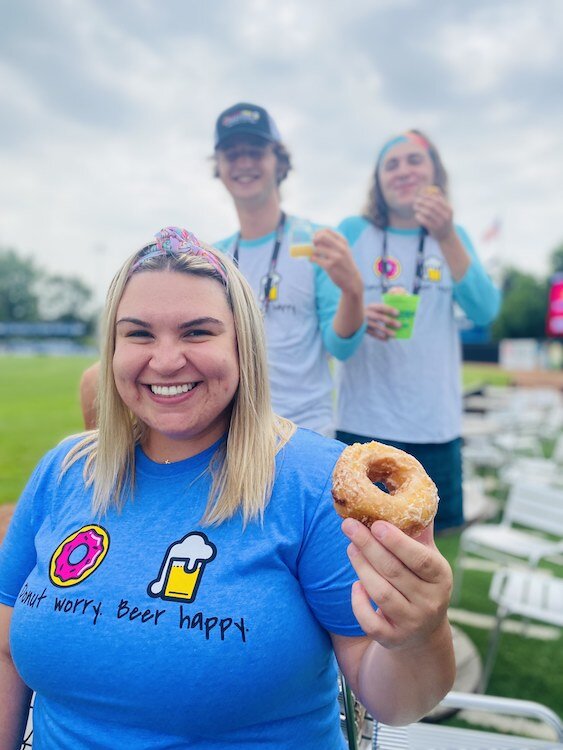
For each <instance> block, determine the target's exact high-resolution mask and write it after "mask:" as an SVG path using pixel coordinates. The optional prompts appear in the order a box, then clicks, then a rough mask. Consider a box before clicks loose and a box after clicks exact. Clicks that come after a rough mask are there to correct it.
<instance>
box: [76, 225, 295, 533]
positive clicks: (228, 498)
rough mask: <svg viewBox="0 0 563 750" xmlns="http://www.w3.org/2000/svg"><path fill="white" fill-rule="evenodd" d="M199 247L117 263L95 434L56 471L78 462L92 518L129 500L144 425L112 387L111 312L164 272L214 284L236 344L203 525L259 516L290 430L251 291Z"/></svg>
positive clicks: (230, 267)
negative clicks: (235, 370) (138, 277)
mask: <svg viewBox="0 0 563 750" xmlns="http://www.w3.org/2000/svg"><path fill="white" fill-rule="evenodd" d="M194 239H195V238H194ZM196 242H197V240H196ZM152 247H154V246H152ZM198 247H200V248H201V250H202V252H199V251H197V250H196V253H192V252H190V251H189V250H188V251H187V252H178V253H174V252H169V251H168V252H162V253H160V254H156V255H155V254H154V253H148V254H147V250H149V251H150V249H151V246H147V247H146V248H143V249H142V250H140V251H139V252H137V253H135V254H134V255H132V256H131V257H130V258H129V259H128V260H127V261H126V262H125V263H124V265H123V266H122V267H121V269H120V271H119V272H118V273H117V274H116V276H115V277H114V279H113V281H112V283H111V285H110V288H109V291H108V295H107V299H106V305H105V311H104V316H103V329H102V330H103V348H102V355H101V367H100V384H99V396H98V425H99V427H98V430H96V431H93V432H91V433H88V434H87V435H86V436H85V437H83V439H82V440H81V441H80V442H79V443H78V444H77V445H75V446H74V447H73V448H72V449H71V450H70V451H69V453H68V454H67V455H66V457H65V460H64V462H63V469H62V471H63V473H64V472H65V471H66V470H67V469H68V468H69V467H70V466H71V465H72V464H73V463H75V462H76V461H78V460H79V459H82V458H85V466H84V480H85V483H86V485H87V486H89V485H91V484H93V486H94V497H93V503H92V505H93V511H94V512H95V513H96V514H99V515H102V514H104V513H105V512H106V511H107V510H108V509H109V508H110V507H111V506H112V505H113V506H115V507H117V508H120V507H121V506H122V505H123V504H124V503H125V502H126V501H127V500H128V499H130V498H131V497H132V496H133V492H134V484H135V447H136V446H137V445H139V444H142V443H143V441H144V438H145V436H146V434H147V428H146V425H145V424H144V423H143V422H142V421H141V420H140V419H139V418H138V417H137V416H136V415H135V414H133V412H131V411H130V410H129V408H128V407H127V406H126V405H125V404H124V403H123V401H122V400H121V397H120V395H119V393H118V391H117V388H116V385H115V380H114V376H113V368H112V360H113V354H114V350H115V324H116V317H117V308H118V306H119V303H120V301H121V298H122V296H123V293H124V290H125V288H126V286H127V282H128V281H129V279H130V277H131V275H132V274H136V273H150V272H151V271H164V270H166V271H173V272H178V273H186V274H190V275H195V276H203V277H207V278H212V279H214V280H215V281H216V282H217V283H218V284H220V285H221V286H222V288H223V292H224V294H225V296H226V299H227V302H228V304H229V307H230V309H231V312H232V314H233V320H234V326H235V332H236V338H237V349H238V358H239V372H240V376H239V384H238V388H237V391H236V394H235V396H234V399H233V402H232V404H231V413H230V421H229V427H228V431H227V436H226V441H225V444H224V446H223V447H222V448H221V449H219V450H218V451H217V454H216V455H215V457H214V459H213V460H212V462H211V465H210V467H209V469H210V471H211V475H212V477H213V481H212V486H211V492H210V495H209V500H208V504H207V508H206V511H205V513H204V516H203V518H202V523H204V524H206V525H212V524H219V523H222V522H223V521H226V520H227V519H229V518H231V517H232V516H233V515H235V513H236V512H237V511H238V510H239V509H240V511H241V513H242V517H243V523H244V524H246V523H248V522H249V521H251V520H256V519H258V520H261V519H262V517H263V513H264V509H265V507H266V505H267V503H268V500H269V498H270V495H271V492H272V488H273V483H274V475H275V455H276V453H277V452H278V451H279V450H280V449H281V448H282V447H283V446H284V445H285V443H286V442H287V441H288V440H289V439H290V438H291V436H292V435H293V433H294V432H295V429H296V427H295V424H294V423H293V422H290V421H289V420H287V419H283V418H282V417H279V416H277V415H275V414H274V413H273V411H272V407H271V404H270V386H269V382H268V365H267V358H266V344H265V336H264V327H263V323H262V316H261V313H260V311H259V309H258V306H257V304H256V302H255V300H254V295H253V293H252V290H251V288H250V286H249V285H248V283H247V281H246V280H245V279H244V277H243V276H242V274H241V273H240V271H239V270H238V269H237V267H236V266H235V264H234V263H233V262H232V261H231V260H230V259H229V258H228V257H226V256H225V255H223V254H222V253H220V252H219V251H217V250H215V249H214V248H212V247H209V246H208V245H203V244H200V243H198ZM144 255H147V258H146V259H143V256H144Z"/></svg>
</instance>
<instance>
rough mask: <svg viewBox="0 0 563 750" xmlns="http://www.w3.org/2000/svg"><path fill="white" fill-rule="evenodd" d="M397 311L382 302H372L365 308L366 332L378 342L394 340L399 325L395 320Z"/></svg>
mask: <svg viewBox="0 0 563 750" xmlns="http://www.w3.org/2000/svg"><path fill="white" fill-rule="evenodd" d="M398 315H399V311H398V310H397V309H396V308H394V307H390V306H389V305H385V304H384V303H383V302H372V303H371V304H370V305H368V306H367V307H366V321H367V326H368V327H367V332H368V333H369V335H370V336H373V337H374V338H375V339H379V340H380V341H387V340H388V339H393V338H395V332H396V330H397V328H400V327H401V324H400V323H399V321H398V320H397V316H398Z"/></svg>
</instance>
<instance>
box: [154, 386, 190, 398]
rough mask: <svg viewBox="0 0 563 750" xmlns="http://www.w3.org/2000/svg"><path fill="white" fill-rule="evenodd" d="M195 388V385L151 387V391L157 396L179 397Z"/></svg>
mask: <svg viewBox="0 0 563 750" xmlns="http://www.w3.org/2000/svg"><path fill="white" fill-rule="evenodd" d="M192 388H195V383H183V384H182V385H151V386H150V389H151V391H152V392H153V393H154V395H155V396H178V395H180V393H187V392H188V391H191V390H192Z"/></svg>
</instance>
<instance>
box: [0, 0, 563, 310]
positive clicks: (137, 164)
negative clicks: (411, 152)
mask: <svg viewBox="0 0 563 750" xmlns="http://www.w3.org/2000/svg"><path fill="white" fill-rule="evenodd" d="M0 9H1V17H0V109H1V111H2V116H1V118H0V160H1V165H2V169H1V180H0V246H1V247H12V248H14V249H17V250H18V251H20V252H21V253H23V254H26V255H33V256H35V257H36V258H37V261H38V263H39V264H40V265H42V266H43V267H45V268H48V269H49V270H52V271H57V272H66V273H69V274H79V275H81V276H82V277H83V278H84V279H85V280H87V281H88V282H89V283H90V284H91V285H92V286H93V287H95V288H96V290H97V293H98V295H99V296H100V298H101V296H102V293H103V290H104V289H105V287H106V285H107V283H108V281H109V279H110V277H111V275H112V274H113V272H114V271H115V270H116V269H117V266H118V265H119V263H120V262H121V261H122V260H123V259H124V258H125V257H126V256H127V255H129V253H130V252H132V251H133V250H135V249H137V247H138V246H140V245H142V244H143V243H144V242H145V241H146V240H147V239H149V238H150V237H152V235H153V234H154V232H155V231H157V230H158V229H159V228H160V227H162V226H166V225H169V224H177V225H182V226H186V227H188V228H190V229H191V230H193V231H194V232H195V233H196V234H198V235H199V236H200V237H201V238H203V239H206V240H208V241H213V240H215V239H219V238H221V237H222V236H224V235H226V234H228V233H231V232H232V231H234V229H235V227H236V217H235V214H234V211H233V208H232V206H231V203H230V200H229V198H228V196H227V194H226V193H225V192H224V189H223V188H222V186H221V185H220V183H218V182H217V180H214V179H213V178H212V175H211V172H212V170H211V165H210V161H209V156H210V154H211V151H212V132H213V126H214V122H215V119H216V117H217V115H218V114H219V112H220V111H221V110H222V109H224V108H226V107H227V106H229V105H231V104H233V103H235V102H237V101H251V102H256V103H259V104H262V105H263V106H265V107H266V108H267V109H268V110H269V111H270V113H271V114H272V115H273V116H274V118H275V120H276V122H277V124H278V127H279V129H280V130H281V133H282V136H283V138H284V140H285V142H286V143H287V145H288V146H289V148H290V151H291V152H292V155H293V160H294V165H295V170H294V172H293V173H292V175H291V176H290V178H289V179H288V181H287V182H286V183H284V188H283V196H284V203H285V206H286V208H287V209H288V210H289V211H290V212H291V211H293V212H297V213H300V214H304V215H308V216H309V217H310V218H313V219H314V220H316V221H319V222H327V223H336V222H338V221H339V220H340V219H342V218H344V217H345V216H348V215H350V214H355V213H357V212H358V211H359V210H360V209H361V207H362V205H363V203H364V199H365V195H366V192H367V187H368V182H369V178H370V173H371V170H372V167H373V163H374V159H375V156H376V154H377V151H378V149H379V146H380V145H381V143H382V142H383V141H384V140H386V139H387V138H388V137H389V136H392V135H394V134H396V133H397V132H400V131H402V130H404V129H406V128H410V127H418V128H421V129H423V130H425V131H426V132H427V133H428V135H429V136H430V137H431V138H432V139H433V140H434V141H435V142H436V143H437V145H438V147H439V148H440V150H441V152H442V155H443V157H444V161H445V163H446V166H447V168H448V171H449V173H450V179H451V184H452V198H453V204H454V208H455V214H456V219H457V221H458V222H459V223H461V224H463V225H464V226H465V228H466V229H467V230H468V232H469V233H470V235H471V236H472V237H473V239H474V241H475V243H476V244H477V246H478V248H479V250H480V253H481V256H482V258H483V259H484V261H485V263H486V264H488V265H489V266H490V268H491V269H495V268H499V267H502V266H505V265H508V264H511V265H516V266H517V267H519V268H522V269H523V270H526V271H530V272H535V273H538V274H544V273H546V272H547V268H548V259H549V255H550V252H551V251H552V250H553V249H554V247H555V246H557V245H558V244H560V243H561V242H563V181H562V176H561V175H562V173H563V54H562V50H563V2H561V0H307V2H302V1H300V2H298V1H297V0H282V1H281V2H273V1H271V0H208V2H204V1H203V0H195V1H192V0H50V1H49V2H44V1H43V0H18V2H14V1H13V0H12V1H10V0H0ZM497 219H498V220H500V221H501V222H502V229H501V232H500V234H499V235H498V236H497V237H496V238H495V239H494V240H492V241H488V242H483V241H482V237H483V234H484V232H485V231H486V230H487V228H488V227H489V226H490V225H491V224H492V223H493V222H494V221H495V220H497Z"/></svg>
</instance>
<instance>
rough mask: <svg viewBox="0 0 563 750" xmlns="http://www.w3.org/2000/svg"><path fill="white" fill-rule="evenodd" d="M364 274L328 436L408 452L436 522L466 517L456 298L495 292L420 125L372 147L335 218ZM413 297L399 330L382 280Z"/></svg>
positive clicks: (471, 304)
mask: <svg viewBox="0 0 563 750" xmlns="http://www.w3.org/2000/svg"><path fill="white" fill-rule="evenodd" d="M339 229H340V231H341V232H342V233H343V234H344V236H345V237H346V239H347V240H348V242H349V244H350V246H351V247H352V251H353V254H354V260H355V261H356V264H357V265H358V267H359V268H360V272H361V273H362V277H363V280H364V285H365V303H366V317H367V323H368V329H367V334H368V335H366V336H364V339H363V341H362V343H361V345H360V347H359V349H358V350H357V352H356V353H355V354H354V355H353V356H352V357H351V358H350V359H348V360H347V361H346V362H343V363H342V364H341V365H340V374H339V389H338V414H337V437H338V439H340V440H342V441H343V442H346V443H354V442H367V441H370V440H379V441H381V442H383V443H387V444H389V445H393V446H396V447H398V448H401V449H402V450H405V451H407V452H408V453H410V454H412V455H413V456H415V457H416V458H417V459H418V460H419V461H420V462H421V463H422V464H423V466H424V467H425V469H426V471H427V472H428V473H429V474H430V476H431V477H432V479H433V480H434V482H435V483H436V485H437V487H438V493H439V496H440V504H439V508H438V515H437V517H436V521H435V524H436V530H437V531H442V530H444V529H448V528H451V527H457V526H461V525H462V524H463V523H464V515H463V500H462V465H461V437H460V436H461V416H462V394H461V351H460V349H461V347H460V337H459V331H458V327H457V324H456V321H455V318H454V305H455V304H457V305H459V307H460V308H461V309H462V310H463V312H464V313H465V315H466V316H467V317H468V318H469V319H470V320H472V321H473V322H474V323H476V324H478V325H487V324H488V323H490V322H491V321H492V320H493V319H494V317H495V316H496V314H497V312H498V309H499V304H500V294H499V291H498V290H497V288H496V287H495V286H494V285H493V283H492V281H491V279H490V278H489V277H488V276H487V274H486V272H485V270H484V268H483V266H482V265H481V263H480V262H479V259H478V257H477V254H476V252H475V249H474V247H473V245H472V243H471V240H470V239H469V237H468V236H467V234H466V232H465V231H464V230H463V229H462V228H461V227H459V226H457V225H455V224H454V221H453V210H452V207H451V205H450V202H449V198H448V179H447V174H446V170H445V169H444V166H443V164H442V160H441V158H440V155H439V153H438V151H437V149H436V147H435V146H434V145H433V144H432V142H431V141H430V140H429V139H428V138H427V137H426V136H425V135H424V134H423V133H421V132H420V131H418V130H410V131H408V132H406V133H403V134H402V135H399V136H397V137H395V138H392V139H391V140H389V141H388V142H387V143H386V144H385V145H384V146H383V147H382V149H381V151H380V153H379V156H378V158H377V162H376V165H375V170H374V174H373V182H372V186H371V189H370V193H369V197H368V204H367V208H366V211H365V213H364V215H363V216H361V217H359V216H357V217H351V218H348V219H345V220H344V221H343V222H342V223H341V225H340V226H339ZM393 289H395V290H397V291H400V292H406V293H408V294H413V295H417V296H418V297H419V303H418V310H417V312H416V315H415V321H414V330H413V334H412V337H411V338H409V339H400V340H399V339H397V338H396V332H397V330H398V328H399V326H400V324H399V323H398V321H397V310H396V309H395V308H394V307H392V306H391V305H389V304H384V302H383V301H382V295H383V294H384V293H386V292H389V291H391V290H393Z"/></svg>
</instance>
